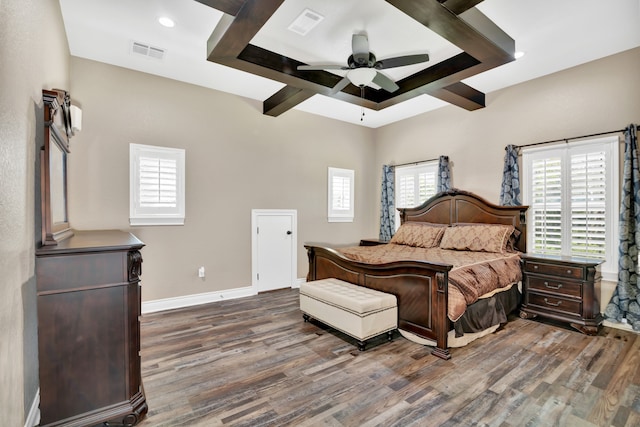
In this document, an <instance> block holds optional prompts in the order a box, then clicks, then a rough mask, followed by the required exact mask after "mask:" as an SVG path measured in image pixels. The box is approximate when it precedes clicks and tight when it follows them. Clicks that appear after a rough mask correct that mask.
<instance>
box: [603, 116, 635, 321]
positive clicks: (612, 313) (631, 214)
mask: <svg viewBox="0 0 640 427" xmlns="http://www.w3.org/2000/svg"><path fill="white" fill-rule="evenodd" d="M624 141H625V144H624V169H623V181H622V194H621V199H622V200H621V202H620V226H619V230H620V246H619V249H618V256H619V259H618V285H617V286H616V290H615V291H614V293H613V297H611V301H610V302H609V304H607V308H606V309H605V310H604V316H605V317H606V318H607V319H609V320H612V321H616V322H621V321H622V319H626V320H627V322H628V323H629V324H631V326H633V329H634V330H635V331H640V284H639V283H638V248H640V166H639V164H638V139H637V137H636V126H635V125H630V126H629V127H628V128H627V129H626V130H625V132H624Z"/></svg>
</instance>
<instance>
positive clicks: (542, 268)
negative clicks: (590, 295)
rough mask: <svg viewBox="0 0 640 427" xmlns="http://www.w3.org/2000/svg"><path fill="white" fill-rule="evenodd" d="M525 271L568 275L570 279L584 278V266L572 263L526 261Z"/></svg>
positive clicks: (559, 275) (560, 275)
mask: <svg viewBox="0 0 640 427" xmlns="http://www.w3.org/2000/svg"><path fill="white" fill-rule="evenodd" d="M524 269H525V271H526V272H528V273H536V274H547V275H549V276H558V277H568V278H570V279H578V280H580V279H582V278H583V277H582V275H583V272H582V268H580V267H574V266H570V265H556V264H546V263H543V262H535V261H526V262H525V267H524Z"/></svg>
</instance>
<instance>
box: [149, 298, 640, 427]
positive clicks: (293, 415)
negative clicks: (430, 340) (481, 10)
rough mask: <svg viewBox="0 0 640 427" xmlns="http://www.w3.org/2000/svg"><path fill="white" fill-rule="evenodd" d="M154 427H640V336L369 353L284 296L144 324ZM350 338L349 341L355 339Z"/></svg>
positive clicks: (539, 328)
mask: <svg viewBox="0 0 640 427" xmlns="http://www.w3.org/2000/svg"><path fill="white" fill-rule="evenodd" d="M141 334H142V352H141V355H142V377H143V383H144V387H145V391H146V395H147V403H148V405H149V413H148V415H147V417H146V418H145V419H144V420H143V421H142V422H141V423H140V424H139V425H140V426H142V427H152V426H153V427H156V426H157V427H160V426H227V425H228V426H408V425H416V426H501V427H510V426H514V427H515V426H528V427H533V426H580V427H584V426H639V425H640V336H638V335H636V334H633V333H631V332H625V331H619V330H615V329H609V328H602V330H601V331H600V334H599V335H598V336H595V337H589V336H585V335H582V334H580V333H578V332H574V331H571V330H568V329H564V328H562V327H559V326H555V325H549V324H543V323H540V322H536V321H532V320H524V319H520V318H516V317H514V318H513V319H512V321H510V322H509V323H508V324H507V325H506V326H505V327H504V328H502V329H500V330H499V331H498V332H496V333H495V334H492V335H489V336H487V337H484V338H482V339H480V340H478V341H475V342H474V343H472V344H470V345H469V346H467V347H464V348H460V349H453V350H452V356H453V357H452V359H451V360H448V361H444V360H441V359H438V358H436V357H434V356H431V355H430V354H429V352H430V351H431V348H429V347H424V346H421V345H418V344H415V343H413V342H411V341H408V340H406V339H404V338H403V337H401V336H399V335H396V337H395V339H394V341H393V342H391V343H387V342H386V340H385V338H384V337H382V338H381V339H379V340H377V342H374V343H373V344H372V345H371V346H370V348H368V349H367V350H366V351H365V352H359V351H358V350H357V347H356V345H355V342H354V341H353V340H351V339H350V338H348V337H346V336H344V335H342V334H340V333H338V332H336V331H334V330H332V329H329V328H327V327H324V326H321V325H319V324H316V323H313V322H311V323H304V322H303V320H302V315H301V313H300V311H299V307H298V291H297V290H282V291H275V292H268V293H264V294H260V295H258V296H255V297H249V298H243V299H237V300H230V301H221V302H217V303H212V304H207V305H201V306H197V307H193V308H187V309H180V310H174V311H167V312H162V313H154V314H147V315H144V316H143V317H142V326H141ZM345 340H346V341H345Z"/></svg>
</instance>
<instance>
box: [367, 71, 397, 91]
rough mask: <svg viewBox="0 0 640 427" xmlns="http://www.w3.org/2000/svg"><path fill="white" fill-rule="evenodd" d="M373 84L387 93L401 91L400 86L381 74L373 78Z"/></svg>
mask: <svg viewBox="0 0 640 427" xmlns="http://www.w3.org/2000/svg"><path fill="white" fill-rule="evenodd" d="M373 83H375V84H377V85H378V86H380V87H381V88H382V89H384V90H386V91H387V92H395V91H397V90H398V89H400V86H398V85H397V84H396V83H395V82H394V81H393V80H391V79H390V78H389V77H387V76H385V75H384V74H382V73H379V72H378V73H376V76H375V77H374V78H373Z"/></svg>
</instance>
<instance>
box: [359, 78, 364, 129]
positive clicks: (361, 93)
mask: <svg viewBox="0 0 640 427" xmlns="http://www.w3.org/2000/svg"><path fill="white" fill-rule="evenodd" d="M360 98H362V100H363V101H364V86H360ZM360 108H362V115H361V116H360V121H363V120H364V105H361V106H360Z"/></svg>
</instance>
